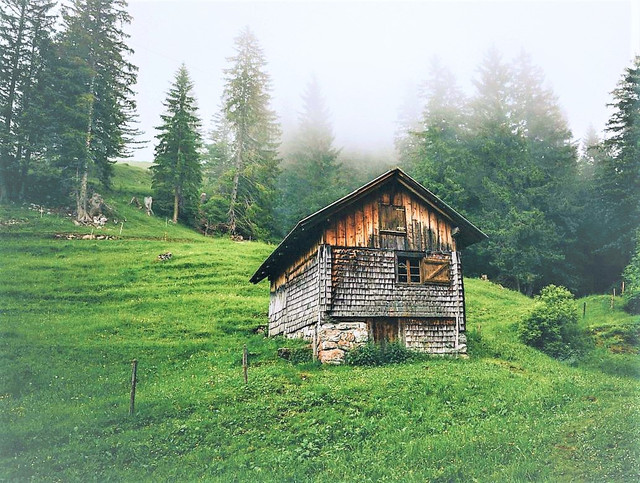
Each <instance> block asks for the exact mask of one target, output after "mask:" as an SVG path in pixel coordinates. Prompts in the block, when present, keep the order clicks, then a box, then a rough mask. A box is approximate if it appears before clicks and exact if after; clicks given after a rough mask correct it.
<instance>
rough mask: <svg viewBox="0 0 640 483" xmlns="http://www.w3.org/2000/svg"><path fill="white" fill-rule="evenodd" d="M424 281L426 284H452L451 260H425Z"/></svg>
mask: <svg viewBox="0 0 640 483" xmlns="http://www.w3.org/2000/svg"><path fill="white" fill-rule="evenodd" d="M420 268H421V269H422V280H423V282H424V283H434V284H446V285H449V284H450V283H451V269H450V266H449V260H446V259H445V260H443V259H441V258H423V259H422V264H421V265H420Z"/></svg>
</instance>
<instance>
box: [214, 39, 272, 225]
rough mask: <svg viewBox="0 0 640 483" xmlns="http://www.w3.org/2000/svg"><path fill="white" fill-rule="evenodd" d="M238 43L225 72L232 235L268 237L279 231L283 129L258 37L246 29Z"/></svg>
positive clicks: (225, 110) (229, 222)
mask: <svg viewBox="0 0 640 483" xmlns="http://www.w3.org/2000/svg"><path fill="white" fill-rule="evenodd" d="M235 44H236V46H235V49H236V55H235V56H233V57H231V58H230V59H229V62H230V63H231V64H232V65H231V67H230V68H229V69H226V70H225V88H224V92H223V107H222V109H223V112H224V115H225V118H226V120H227V122H228V124H229V127H230V130H231V137H232V140H233V141H232V168H231V186H230V189H229V209H228V212H227V225H228V231H229V233H231V234H232V235H236V234H240V235H243V236H248V237H254V238H256V237H257V238H266V237H269V236H271V235H273V233H274V232H275V231H276V227H275V223H274V218H273V211H274V206H275V201H276V199H275V197H276V180H277V176H278V164H279V159H278V155H277V147H278V143H279V138H280V129H279V126H278V124H277V121H276V115H275V113H274V112H273V111H272V110H271V108H270V102H271V95H270V93H269V92H270V90H271V82H270V78H269V75H268V74H267V72H266V71H265V67H266V60H265V58H264V55H263V52H262V49H261V48H260V46H259V44H258V41H257V39H256V38H255V36H254V35H253V33H252V32H251V31H250V30H249V29H248V28H246V29H245V30H243V31H242V32H241V34H240V35H239V36H238V37H237V38H236V40H235Z"/></svg>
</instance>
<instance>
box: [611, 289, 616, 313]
mask: <svg viewBox="0 0 640 483" xmlns="http://www.w3.org/2000/svg"><path fill="white" fill-rule="evenodd" d="M615 297H616V289H615V288H614V289H613V291H612V292H611V310H613V304H614V299H615Z"/></svg>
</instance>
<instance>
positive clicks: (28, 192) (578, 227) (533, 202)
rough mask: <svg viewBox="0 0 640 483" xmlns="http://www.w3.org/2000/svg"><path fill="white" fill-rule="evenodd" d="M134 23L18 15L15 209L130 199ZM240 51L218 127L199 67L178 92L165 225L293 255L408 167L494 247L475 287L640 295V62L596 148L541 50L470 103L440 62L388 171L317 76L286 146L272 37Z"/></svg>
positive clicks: (495, 60) (476, 252) (482, 77)
mask: <svg viewBox="0 0 640 483" xmlns="http://www.w3.org/2000/svg"><path fill="white" fill-rule="evenodd" d="M130 22H131V18H130V16H129V14H128V12H127V2H126V0H72V1H69V2H62V3H61V4H60V5H58V4H57V2H55V1H51V0H5V1H4V2H2V4H1V5H0V47H1V50H0V203H2V204H12V203H13V204H23V203H27V204H28V203H39V204H43V205H46V206H50V207H65V208H67V210H68V211H69V212H72V214H73V216H74V218H75V220H76V222H77V223H89V222H91V217H92V209H91V200H92V196H93V194H94V193H106V192H109V190H111V189H113V187H112V179H113V167H114V164H115V163H116V162H117V161H118V160H123V159H126V157H127V156H132V152H133V156H135V149H134V148H135V142H136V141H135V140H136V134H137V131H136V123H135V121H136V93H135V83H136V76H137V71H138V69H137V67H136V66H135V65H133V64H132V63H131V62H130V61H129V60H128V59H130V57H131V53H132V49H131V48H130V47H129V46H128V43H127V41H128V34H127V26H128V25H129V24H130ZM234 45H235V50H234V54H233V55H232V56H231V57H229V58H228V59H227V68H226V69H225V70H224V72H222V73H220V74H221V75H222V76H223V78H224V89H223V90H222V92H221V93H220V104H219V109H218V113H217V114H216V116H215V118H214V119H213V129H211V130H210V131H208V132H204V130H203V128H202V126H203V120H202V119H201V118H200V117H199V113H198V107H197V100H196V99H195V97H194V93H193V82H192V80H191V78H190V76H189V71H188V68H189V67H188V66H185V65H182V66H176V68H177V71H176V75H175V77H174V78H173V79H167V86H168V91H167V96H166V100H165V102H164V109H165V113H164V114H163V115H162V117H161V119H159V120H158V125H157V129H156V131H157V132H156V133H155V141H154V142H155V154H154V159H153V165H152V167H151V172H152V175H153V181H152V190H153V200H154V208H155V213H156V214H157V215H161V216H166V218H167V220H172V221H173V222H174V223H182V224H185V225H187V226H190V227H192V228H193V229H196V230H199V231H201V232H202V233H204V234H206V235H210V234H222V235H229V236H232V237H238V238H240V237H241V238H242V239H253V240H256V239H257V240H262V241H267V242H277V241H278V240H279V239H281V238H282V237H283V236H284V235H286V233H287V232H288V231H289V230H291V229H292V227H293V226H295V224H296V222H297V221H298V220H300V219H301V218H303V217H305V216H307V215H309V214H311V213H313V212H315V211H317V210H318V209H320V208H322V207H323V206H325V205H327V204H329V203H331V202H333V201H335V200H336V199H338V198H340V197H341V196H344V195H345V194H347V193H349V192H350V191H351V190H353V189H355V188H357V187H358V186H360V185H362V184H364V183H366V182H368V181H369V180H371V179H372V178H374V177H375V176H377V175H379V174H381V173H383V172H384V171H386V170H387V169H389V168H390V167H393V166H396V165H397V166H400V167H401V168H402V169H404V170H405V171H406V172H407V173H408V174H410V175H411V176H412V177H414V178H415V179H416V180H417V181H419V182H420V183H422V184H423V185H424V186H426V187H427V188H428V189H429V190H431V191H432V192H433V193H435V194H436V195H437V196H438V197H440V198H441V199H442V200H444V201H445V202H446V203H448V204H450V205H451V206H453V207H454V208H455V209H456V210H457V211H459V212H460V213H461V214H463V215H464V216H465V217H467V218H468V219H469V220H470V221H472V222H473V223H474V224H475V225H476V226H478V227H480V228H481V229H482V230H483V231H484V232H485V233H486V234H487V235H488V236H489V239H488V241H486V242H484V243H481V244H478V245H477V246H474V247H472V248H471V249H470V250H469V251H468V252H467V253H465V254H464V257H465V269H466V275H469V276H479V275H486V276H487V277H488V278H489V279H491V280H494V281H496V282H499V283H501V284H502V285H504V286H507V287H510V288H513V289H516V290H518V291H520V292H522V293H523V294H526V295H529V296H531V295H534V294H537V293H539V291H540V290H541V288H542V287H544V286H546V285H548V284H551V283H553V284H557V285H562V286H565V287H567V288H568V289H569V290H570V291H571V292H573V293H575V294H579V295H585V294H591V293H603V292H611V291H612V290H614V289H615V290H618V291H619V290H621V289H622V285H621V283H622V281H623V274H625V275H624V276H625V277H626V281H627V287H637V286H638V285H639V284H640V282H639V281H638V280H637V278H638V277H637V272H638V270H637V267H635V268H634V264H633V263H632V260H635V261H636V262H637V260H638V232H637V230H638V227H639V226H640V57H636V58H635V59H631V60H630V62H629V65H628V67H627V68H625V69H624V71H623V72H620V73H619V81H618V84H617V86H616V87H615V89H614V90H613V91H612V92H611V93H610V107H611V112H612V115H611V117H610V119H609V120H608V123H607V125H606V129H605V130H604V132H601V133H598V132H595V130H594V131H592V132H591V133H590V134H589V136H587V137H586V139H582V140H580V141H579V140H577V139H576V137H575V136H574V134H573V133H572V132H571V130H570V128H569V126H568V123H567V121H566V119H565V117H564V115H563V113H562V108H561V105H560V102H559V100H558V99H557V97H556V96H555V94H554V92H553V91H552V90H551V89H550V88H548V87H547V86H546V84H545V80H544V73H543V72H542V71H541V69H540V68H539V67H537V66H536V65H535V63H534V62H533V60H532V59H531V58H530V57H529V56H528V55H527V54H524V53H523V54H522V55H520V56H518V57H517V58H515V59H504V58H503V56H502V55H501V54H500V52H498V51H496V50H490V51H488V52H487V53H486V55H485V57H484V58H483V60H482V61H481V63H480V65H479V66H478V69H477V71H476V75H475V78H474V79H473V86H474V91H473V93H471V94H468V93H465V92H463V90H462V89H461V88H460V87H459V86H458V83H457V80H456V79H455V77H454V76H453V74H452V73H451V72H450V71H449V70H448V69H447V67H446V66H444V65H442V64H441V63H439V62H437V61H434V62H433V63H432V64H431V66H430V69H429V71H430V74H429V76H428V78H427V79H425V80H424V86H423V87H424V89H423V94H422V98H421V105H420V106H412V110H411V112H401V113H400V114H399V119H400V121H401V122H400V128H399V130H398V132H397V136H396V145H395V148H396V153H395V156H392V157H389V158H387V157H385V156H383V155H380V156H375V155H371V154H362V153H357V152H353V151H345V150H342V149H341V147H340V146H337V145H336V143H335V140H334V132H333V127H332V123H331V116H330V113H329V111H328V109H327V107H326V104H325V100H324V98H323V94H322V86H321V85H320V83H319V82H318V81H317V80H316V79H315V78H311V80H310V81H309V82H308V84H307V85H306V86H300V92H301V96H302V99H303V110H302V112H301V113H300V116H299V119H298V124H297V127H296V129H295V130H294V131H293V132H283V130H282V128H281V125H280V123H279V120H278V116H277V114H276V112H275V110H274V107H273V105H272V104H273V102H272V101H273V100H272V94H271V93H272V90H273V85H272V80H271V77H270V74H269V67H268V59H267V56H266V54H265V52H264V51H263V49H262V47H261V44H260V41H259V39H258V38H256V36H255V35H254V33H253V32H252V31H251V30H250V29H249V28H245V29H243V30H242V31H240V32H239V33H238V35H237V37H236V38H235V40H234ZM416 113H417V114H416ZM145 161H150V160H145ZM634 277H635V278H634Z"/></svg>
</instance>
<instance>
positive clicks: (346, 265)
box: [330, 247, 464, 319]
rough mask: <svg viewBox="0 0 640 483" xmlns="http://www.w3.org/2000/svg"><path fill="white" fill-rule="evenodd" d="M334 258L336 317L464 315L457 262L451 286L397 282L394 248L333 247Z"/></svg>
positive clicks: (452, 266)
mask: <svg viewBox="0 0 640 483" xmlns="http://www.w3.org/2000/svg"><path fill="white" fill-rule="evenodd" d="M443 256H444V257H447V258H449V260H451V255H443ZM331 258H332V270H331V280H332V287H331V288H332V293H331V310H330V315H331V316H333V317H445V318H453V319H455V318H456V317H460V318H462V319H463V318H464V313H463V312H461V307H463V304H462V303H461V286H460V285H461V284H460V280H461V278H460V277H459V276H458V270H459V264H458V263H453V264H452V265H451V272H452V274H453V275H452V283H451V284H450V285H422V284H401V283H398V282H396V271H395V270H396V268H395V264H396V254H395V252H394V251H393V250H373V249H366V248H339V247H332V248H331ZM454 258H456V257H454ZM456 259H457V258H456Z"/></svg>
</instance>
